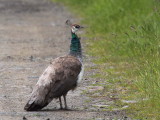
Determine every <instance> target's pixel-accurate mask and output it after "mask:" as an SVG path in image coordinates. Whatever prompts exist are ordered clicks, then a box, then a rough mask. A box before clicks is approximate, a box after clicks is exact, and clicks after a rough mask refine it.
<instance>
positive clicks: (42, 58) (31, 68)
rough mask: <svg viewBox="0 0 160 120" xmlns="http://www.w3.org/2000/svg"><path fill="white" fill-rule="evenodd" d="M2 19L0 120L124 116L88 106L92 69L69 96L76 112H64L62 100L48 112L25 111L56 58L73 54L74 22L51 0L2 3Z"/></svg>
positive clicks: (7, 1)
mask: <svg viewBox="0 0 160 120" xmlns="http://www.w3.org/2000/svg"><path fill="white" fill-rule="evenodd" d="M0 16H1V17H0V51H1V52H0V120H26V119H28V120H74V119H75V120H78V119H79V120H89V119H97V120H98V119H100V120H102V119H112V118H115V117H117V116H119V115H122V114H123V112H121V111H116V112H98V111H97V110H95V109H92V107H91V106H92V105H91V104H90V103H89V102H86V101H87V100H90V98H89V97H87V96H85V95H83V94H82V93H83V91H84V90H86V86H88V85H89V84H90V83H91V82H90V81H89V80H88V79H89V74H90V73H89V72H88V73H87V71H86V75H85V76H84V79H83V83H82V84H80V86H79V87H78V88H77V89H76V90H75V91H73V92H72V91H71V92H69V94H68V96H67V101H68V106H69V107H70V109H71V110H70V111H62V110H59V103H58V102H59V101H57V100H53V101H52V103H50V104H49V105H48V106H47V107H46V108H45V109H44V110H42V111H38V112H26V111H24V110H23V107H24V105H25V104H26V102H27V100H28V98H29V96H30V93H31V91H32V89H33V87H34V85H35V83H36V82H37V80H38V77H39V76H40V74H41V73H42V72H43V70H44V69H45V68H46V67H47V66H48V64H49V62H50V61H51V59H52V58H56V57H58V56H61V55H65V54H66V53H67V52H68V49H69V43H70V40H69V36H70V33H69V32H70V30H68V28H66V26H65V25H64V22H65V21H66V20H67V19H68V18H69V19H73V18H72V16H71V15H70V14H69V13H68V12H67V11H65V9H64V8H63V7H62V6H59V5H57V4H55V3H51V2H50V1H49V0H0ZM75 21H76V20H75ZM86 61H89V60H87V59H86ZM91 65H92V64H91V63H90V62H86V67H87V66H91ZM87 80H88V81H87Z"/></svg>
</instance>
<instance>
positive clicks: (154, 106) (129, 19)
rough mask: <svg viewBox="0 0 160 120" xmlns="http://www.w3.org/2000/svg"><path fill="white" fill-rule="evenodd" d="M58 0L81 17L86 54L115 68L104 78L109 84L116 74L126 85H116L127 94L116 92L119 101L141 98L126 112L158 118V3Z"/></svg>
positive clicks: (159, 18) (159, 59)
mask: <svg viewBox="0 0 160 120" xmlns="http://www.w3.org/2000/svg"><path fill="white" fill-rule="evenodd" d="M57 1H58V0H57ZM59 1H61V2H63V3H64V4H65V5H68V6H70V8H71V10H72V11H74V12H75V13H76V14H79V15H80V16H81V17H83V18H84V19H83V20H82V22H83V23H85V24H86V25H87V26H88V30H87V35H86V36H87V37H88V38H89V39H91V40H90V41H89V43H90V45H89V48H88V52H89V53H90V54H91V55H93V56H97V58H98V60H96V61H95V63H97V64H104V63H111V64H112V65H113V64H114V65H115V67H114V71H113V72H112V73H111V74H112V76H111V78H110V77H109V76H105V77H106V80H108V81H112V80H111V79H114V78H115V76H117V75H115V74H114V72H116V73H117V72H118V76H119V77H117V78H116V79H118V82H121V83H125V84H119V85H120V86H121V87H122V88H123V89H125V88H127V90H128V91H129V92H127V95H123V94H122V93H120V92H118V91H117V92H118V93H119V94H120V96H123V97H122V98H121V99H124V98H126V99H131V98H132V99H137V100H140V99H141V100H140V101H139V102H138V103H134V104H131V105H129V106H130V107H129V109H132V111H135V113H136V115H137V116H138V117H139V118H144V116H145V117H148V118H153V119H160V116H159V111H160V10H159V9H160V6H159V5H160V1H159V0H59ZM101 70H102V72H103V73H104V72H109V71H108V70H107V69H106V68H105V67H104V68H103V69H101ZM124 73H125V74H124ZM120 76H123V77H120ZM103 77H104V76H103ZM112 82H113V81H112ZM126 83H127V84H126ZM114 84H116V83H114ZM117 84H118V83H117ZM113 87H115V86H114V85H113ZM121 94H122V95H121ZM130 96H131V97H130ZM136 111H138V112H136Z"/></svg>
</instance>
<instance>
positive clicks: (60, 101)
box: [59, 97, 63, 109]
mask: <svg viewBox="0 0 160 120" xmlns="http://www.w3.org/2000/svg"><path fill="white" fill-rule="evenodd" d="M59 102H60V103H59V104H60V109H63V107H62V101H61V97H59Z"/></svg>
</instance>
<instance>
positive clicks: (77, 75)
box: [24, 20, 83, 111]
mask: <svg viewBox="0 0 160 120" xmlns="http://www.w3.org/2000/svg"><path fill="white" fill-rule="evenodd" d="M66 24H67V25H69V26H70V27H71V36H72V38H71V44H70V52H69V54H68V55H65V56H62V57H58V58H56V59H54V60H53V61H52V62H51V63H50V65H49V66H48V67H47V69H46V70H45V71H44V72H43V74H42V75H41V76H40V78H39V80H38V82H37V84H36V85H35V87H34V89H33V91H32V93H31V97H30V99H29V101H28V102H27V104H26V105H25V107H24V109H25V110H26V111H36V110H40V109H42V108H44V107H45V106H47V105H48V104H49V103H50V102H51V101H52V100H53V99H54V98H59V102H60V109H63V107H62V101H61V97H62V96H63V98H64V105H65V108H64V109H67V102H66V95H67V92H68V91H69V90H74V89H75V88H76V86H77V84H78V83H79V82H80V80H81V79H82V76H83V65H82V49H81V42H80V38H79V37H78V36H77V34H76V32H77V31H78V30H80V29H81V28H83V27H82V26H80V25H77V24H72V23H71V22H70V21H69V20H67V21H66Z"/></svg>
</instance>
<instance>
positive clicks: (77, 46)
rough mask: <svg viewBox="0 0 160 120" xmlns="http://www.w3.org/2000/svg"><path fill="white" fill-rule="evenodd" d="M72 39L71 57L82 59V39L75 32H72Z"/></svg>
mask: <svg viewBox="0 0 160 120" xmlns="http://www.w3.org/2000/svg"><path fill="white" fill-rule="evenodd" d="M71 35H72V39H71V44H70V53H69V54H70V55H72V56H75V57H78V58H82V50H81V42H80V38H79V37H78V36H77V35H76V34H75V33H73V32H71Z"/></svg>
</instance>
